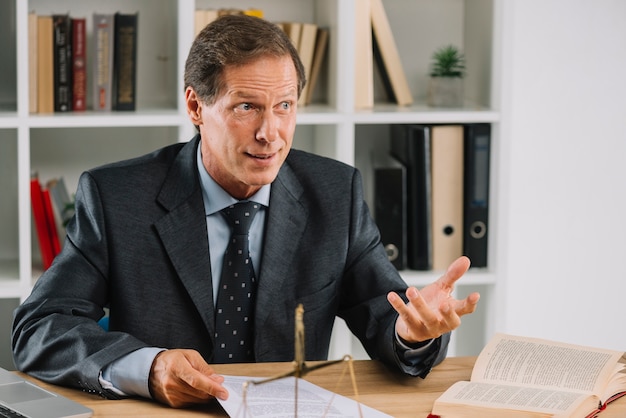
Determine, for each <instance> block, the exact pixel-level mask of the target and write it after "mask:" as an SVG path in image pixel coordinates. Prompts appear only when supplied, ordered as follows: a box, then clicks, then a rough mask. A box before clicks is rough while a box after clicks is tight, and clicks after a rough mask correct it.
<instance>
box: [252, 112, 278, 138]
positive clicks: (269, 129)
mask: <svg viewBox="0 0 626 418" xmlns="http://www.w3.org/2000/svg"><path fill="white" fill-rule="evenodd" d="M279 124H280V121H279V119H278V117H277V116H276V115H274V113H273V112H271V111H266V112H264V113H263V115H262V116H261V121H260V125H259V128H258V129H257V132H256V139H257V140H258V141H265V142H274V141H275V140H276V139H277V138H278V126H279Z"/></svg>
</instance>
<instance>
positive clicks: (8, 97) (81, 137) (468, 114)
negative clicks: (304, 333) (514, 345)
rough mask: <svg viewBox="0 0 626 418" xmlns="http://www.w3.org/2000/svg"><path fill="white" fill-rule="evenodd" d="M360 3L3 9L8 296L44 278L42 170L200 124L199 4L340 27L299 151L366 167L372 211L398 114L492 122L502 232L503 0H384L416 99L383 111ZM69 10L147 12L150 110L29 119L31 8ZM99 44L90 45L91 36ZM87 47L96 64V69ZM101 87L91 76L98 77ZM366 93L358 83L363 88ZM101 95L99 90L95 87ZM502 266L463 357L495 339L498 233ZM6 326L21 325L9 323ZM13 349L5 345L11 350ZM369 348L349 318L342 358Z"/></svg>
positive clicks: (124, 153)
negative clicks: (369, 81) (361, 52)
mask: <svg viewBox="0 0 626 418" xmlns="http://www.w3.org/2000/svg"><path fill="white" fill-rule="evenodd" d="M358 1H359V0H264V1H255V2H250V1H234V0H196V1H194V0H111V1H107V2H101V1H96V0H65V1H62V2H61V1H50V0H28V1H22V0H9V1H4V2H2V3H1V4H0V16H1V17H0V27H1V28H2V29H0V31H1V33H0V35H4V36H0V74H1V75H2V77H0V188H1V190H2V199H1V200H0V303H3V302H4V300H13V301H15V300H16V299H17V300H23V299H24V298H25V297H26V296H27V295H28V294H29V292H30V289H31V287H32V284H33V283H34V281H35V280H36V278H37V277H38V276H39V274H40V273H41V267H40V264H41V263H40V259H39V254H38V248H37V246H36V245H37V244H36V240H35V239H34V234H33V231H32V226H31V214H30V213H31V211H30V189H29V180H30V173H31V171H33V170H35V171H37V172H38V173H39V176H40V178H41V179H42V180H44V181H45V180H46V179H49V178H52V177H55V176H61V175H62V176H64V177H65V179H66V182H67V184H68V187H69V188H70V189H71V190H72V191H73V189H74V188H75V187H76V184H77V179H78V176H79V175H80V173H81V172H82V171H83V170H85V169H87V168H90V167H93V166H95V165H99V164H103V163H106V162H110V161H114V160H119V159H122V158H127V157H131V156H136V155H139V154H143V153H145V152H149V151H151V150H153V149H155V148H158V147H160V146H162V145H165V144H168V143H172V142H175V141H186V140H188V139H190V138H191V137H192V135H193V133H194V130H193V127H192V126H191V124H190V122H188V120H187V117H186V115H185V112H184V102H183V82H182V74H183V68H184V63H185V59H186V56H187V52H188V49H189V46H190V45H191V42H192V40H193V14H194V10H195V9H196V8H209V7H216V8H217V7H239V8H247V7H252V6H253V7H256V8H260V9H262V10H264V12H265V17H266V18H267V19H268V20H272V21H283V20H292V21H309V22H316V23H317V24H319V25H322V26H326V27H328V28H329V29H330V44H329V50H328V55H327V60H326V63H325V68H324V71H323V74H322V77H321V79H320V82H319V84H318V89H317V91H316V92H315V95H314V98H315V103H314V104H313V105H311V106H308V107H305V108H301V109H299V114H298V128H297V130H296V139H295V141H294V147H297V148H303V149H307V150H309V151H313V152H316V153H319V154H322V155H326V156H330V157H333V158H335V159H338V160H340V161H343V162H345V163H348V164H351V165H355V166H357V167H358V168H359V169H360V170H361V171H362V172H363V175H364V179H365V186H366V198H367V199H368V202H369V203H370V207H372V204H371V203H372V200H371V199H372V196H371V191H370V188H371V180H370V177H371V167H372V163H371V157H370V155H371V153H372V152H373V151H379V150H381V149H382V150H383V151H384V150H385V147H387V146H388V145H387V142H388V138H389V133H388V132H389V125H390V124H395V123H469V122H488V123H491V124H492V126H493V129H492V130H493V133H492V170H491V173H492V179H491V184H492V187H491V206H490V210H491V220H490V222H491V231H493V230H494V229H495V224H494V222H495V220H496V219H497V210H498V207H497V201H498V199H497V196H498V184H499V183H498V169H497V168H498V150H499V145H498V143H499V141H501V138H500V137H499V129H498V127H499V121H500V112H499V110H498V103H497V102H498V100H497V98H498V93H499V86H498V77H499V68H500V65H501V64H500V61H501V58H500V52H499V45H498V42H497V40H498V36H497V33H498V30H499V27H500V20H501V17H500V14H501V10H500V9H501V8H502V6H501V1H502V0H472V1H469V0H465V1H463V0H460V1H459V0H440V1H437V2H432V1H426V0H415V1H411V2H407V1H402V0H384V5H385V9H386V11H387V14H388V17H389V20H390V23H391V26H392V29H393V32H394V36H395V39H396V42H397V45H398V49H399V51H400V56H401V59H402V63H403V67H404V69H405V72H406V74H407V78H408V81H409V85H410V88H411V90H412V93H413V96H414V98H415V104H414V105H412V106H409V107H398V106H396V105H394V104H392V103H386V98H385V97H384V94H383V90H382V89H380V88H378V87H380V86H378V87H377V90H376V98H377V101H376V105H375V107H374V108H373V109H371V110H359V111H356V110H354V106H353V97H354V89H355V86H354V81H353V74H354V45H355V39H354V9H355V4H356V2H358ZM31 10H32V11H35V12H36V13H38V14H53V13H66V12H69V13H70V15H71V16H73V17H79V16H83V17H86V18H87V21H88V25H87V30H88V40H89V42H90V43H91V41H92V40H91V31H92V24H91V16H92V13H93V12H94V11H98V12H115V11H123V12H136V11H137V12H139V36H138V39H139V46H138V74H139V77H138V94H137V96H138V105H137V108H138V110H137V111H136V112H129V113H126V112H124V113H122V112H111V113H96V112H93V111H89V110H88V111H86V112H82V113H65V114H59V113H57V114H49V115H41V114H29V112H28V90H29V85H28V45H27V43H28V36H27V34H28V31H27V23H28V12H29V11H31ZM449 43H453V44H456V45H458V46H460V47H461V48H462V49H463V50H464V52H465V55H466V58H467V67H468V77H467V78H466V80H465V89H466V99H467V103H466V106H465V107H463V108H461V109H449V110H443V109H433V108H429V107H427V106H426V105H425V104H424V103H425V92H426V91H427V71H428V62H429V59H430V56H431V53H432V51H433V50H434V49H436V48H438V47H440V46H442V45H446V44H449ZM90 45H91V44H90ZM92 51H93V48H88V70H89V71H90V69H91V66H92V58H93V57H92V56H91V53H92ZM88 86H89V82H88ZM357 88H358V87H357ZM88 103H91V92H89V93H88ZM489 260H490V262H489V264H490V266H489V268H488V269H476V270H474V269H472V270H470V272H469V273H468V274H467V275H466V277H465V278H463V279H462V282H461V283H460V284H459V286H458V293H459V294H460V295H463V294H466V293H468V292H470V291H473V290H474V289H478V290H480V291H481V292H482V293H483V299H482V301H481V306H480V309H479V312H477V313H476V314H474V315H473V316H472V317H471V318H468V319H467V320H466V321H464V323H463V325H462V327H461V329H459V330H458V332H455V334H454V336H455V337H454V342H453V346H452V348H451V352H452V353H453V354H457V355H463V354H477V352H478V350H479V349H480V348H481V347H482V345H483V344H484V342H485V340H486V338H487V337H488V336H489V335H490V329H491V327H492V324H491V323H490V321H489V320H488V318H490V317H491V314H489V312H490V310H491V309H492V308H491V305H492V303H491V301H490V299H492V295H493V294H494V288H495V286H496V284H497V276H498V254H497V245H496V243H495V234H491V237H490V258H489ZM403 276H404V277H405V278H406V280H407V282H408V283H409V284H412V285H416V286H422V285H424V284H426V283H429V282H431V281H432V280H434V279H436V278H437V277H438V276H439V273H438V272H410V271H408V272H403ZM1 321H2V322H4V324H0V330H3V329H9V328H10V319H9V318H3V319H2V320H1ZM2 349H3V347H0V351H1V350H2ZM346 352H352V353H353V354H355V355H356V356H357V357H358V356H359V355H360V353H361V352H360V346H359V344H358V343H356V344H355V342H354V340H352V337H351V336H350V335H349V333H348V331H347V329H346V328H345V326H344V325H343V324H341V323H339V324H338V326H337V329H336V332H335V336H334V340H333V347H332V349H331V355H332V356H339V355H342V354H345V353H346Z"/></svg>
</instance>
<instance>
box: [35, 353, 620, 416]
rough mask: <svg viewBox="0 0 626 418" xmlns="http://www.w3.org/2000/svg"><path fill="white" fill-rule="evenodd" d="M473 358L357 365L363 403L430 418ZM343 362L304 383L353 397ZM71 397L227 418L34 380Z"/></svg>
mask: <svg viewBox="0 0 626 418" xmlns="http://www.w3.org/2000/svg"><path fill="white" fill-rule="evenodd" d="M475 360H476V358H475V357H451V358H447V359H446V360H444V361H443V362H442V363H441V364H440V365H438V366H437V367H435V368H434V369H433V371H432V372H431V373H430V374H429V375H428V377H427V378H426V379H420V378H412V377H407V376H403V375H401V374H398V373H395V372H392V371H390V370H389V369H387V368H386V367H385V366H383V365H382V364H380V363H378V362H376V361H371V360H357V361H354V369H355V374H356V379H357V385H358V391H359V400H360V401H361V402H362V403H364V404H365V405H368V406H371V407H372V408H375V409H378V410H380V411H383V412H385V413H387V414H389V415H391V416H394V417H417V418H420V417H423V418H426V417H427V416H428V413H429V412H430V410H431V407H432V405H433V403H434V401H435V399H437V398H438V397H439V395H441V393H443V392H444V391H445V390H446V389H447V388H448V387H450V385H452V383H454V382H456V381H458V380H469V377H470V374H471V370H472V367H473V365H474V361H475ZM291 367H292V366H291V363H254V364H223V365H214V368H215V370H216V371H217V372H218V373H220V374H225V375H243V376H259V377H267V376H273V375H275V374H278V373H280V372H286V371H288V370H290V369H291ZM343 370H344V364H341V363H340V364H336V365H332V366H329V367H327V368H324V369H321V370H318V371H313V372H311V373H309V374H307V375H306V376H305V379H306V380H308V381H310V382H312V383H315V384H316V385H319V386H321V387H323V388H325V389H328V390H332V391H334V392H337V393H339V394H341V395H345V396H348V397H351V398H354V396H353V390H352V385H351V384H350V383H349V380H346V378H345V377H344V380H343V383H342V384H341V385H340V387H339V388H338V387H336V383H337V381H338V380H339V376H340V375H341V373H342V372H343ZM31 380H34V381H35V382H36V383H37V384H39V385H40V386H42V387H45V388H48V389H50V390H52V391H55V392H57V393H59V394H62V395H64V396H66V397H68V398H70V399H73V400H75V401H77V402H79V403H81V404H83V405H85V406H87V407H89V408H91V409H93V410H94V417H133V418H139V417H159V416H167V417H195V416H197V417H200V416H202V417H225V416H227V415H226V413H225V412H224V411H223V410H222V408H221V407H220V406H219V404H217V402H216V401H213V402H211V403H210V404H208V405H203V406H200V407H197V408H194V409H183V410H179V409H171V408H169V407H166V406H163V405H160V404H158V403H156V402H152V401H149V400H141V399H125V400H120V401H112V400H106V399H102V398H100V397H98V396H94V395H90V394H87V393H83V392H81V391H78V390H75V389H68V388H63V387H59V386H52V385H49V384H46V383H43V382H39V381H36V380H35V379H31ZM625 416H626V397H623V398H621V399H618V400H617V401H615V402H613V403H612V404H611V405H610V406H609V407H608V408H607V409H606V410H605V411H603V412H602V413H601V414H600V417H602V418H612V417H625Z"/></svg>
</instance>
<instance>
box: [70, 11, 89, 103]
mask: <svg viewBox="0 0 626 418" xmlns="http://www.w3.org/2000/svg"><path fill="white" fill-rule="evenodd" d="M71 24H72V61H71V62H72V66H71V68H72V110H73V111H75V112H76V111H78V112H80V111H84V110H87V19H86V18H84V17H74V18H71Z"/></svg>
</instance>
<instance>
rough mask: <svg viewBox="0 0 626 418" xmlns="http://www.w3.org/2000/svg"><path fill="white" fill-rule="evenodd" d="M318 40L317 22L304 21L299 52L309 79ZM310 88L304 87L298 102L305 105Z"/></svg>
mask: <svg viewBox="0 0 626 418" xmlns="http://www.w3.org/2000/svg"><path fill="white" fill-rule="evenodd" d="M316 40H317V25H316V24H315V23H302V32H301V33H300V42H299V44H298V48H297V49H298V54H299V55H300V61H302V66H303V67H304V74H305V76H306V79H307V80H310V79H311V70H312V69H313V54H314V53H315V41H316ZM308 91H309V90H308V89H306V88H305V89H303V90H302V93H301V94H300V98H299V100H298V104H299V105H301V106H304V105H305V103H306V102H307V101H308Z"/></svg>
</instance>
